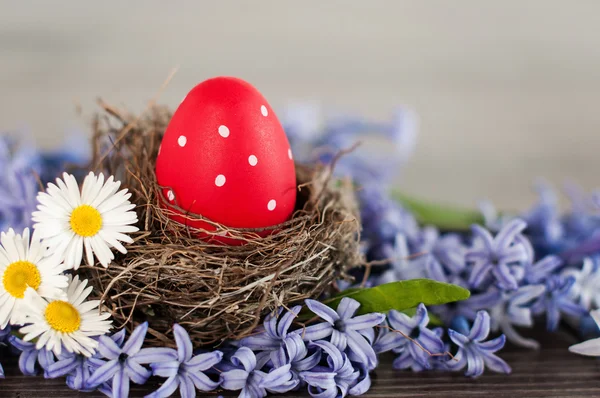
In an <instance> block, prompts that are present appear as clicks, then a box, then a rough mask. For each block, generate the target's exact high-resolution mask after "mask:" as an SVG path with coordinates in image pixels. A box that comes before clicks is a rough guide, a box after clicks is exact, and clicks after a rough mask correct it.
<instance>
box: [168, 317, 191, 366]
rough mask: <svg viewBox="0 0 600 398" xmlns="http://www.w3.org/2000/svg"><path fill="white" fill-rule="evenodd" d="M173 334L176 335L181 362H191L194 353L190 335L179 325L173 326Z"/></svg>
mask: <svg viewBox="0 0 600 398" xmlns="http://www.w3.org/2000/svg"><path fill="white" fill-rule="evenodd" d="M173 334H174V335H175V343H177V356H178V359H179V362H186V361H189V360H190V359H191V358H192V355H193V353H194V347H193V345H192V341H191V340H190V335H189V334H188V332H186V330H185V329H184V328H182V327H181V326H179V325H178V324H175V325H173Z"/></svg>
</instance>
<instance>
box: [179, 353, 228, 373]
mask: <svg viewBox="0 0 600 398" xmlns="http://www.w3.org/2000/svg"><path fill="white" fill-rule="evenodd" d="M222 359H223V353H222V352H221V351H213V352H209V353H206V354H198V355H196V356H195V357H194V358H192V359H191V360H189V361H188V362H186V363H185V364H184V368H185V370H187V371H189V372H199V371H202V372H203V371H205V370H208V369H210V368H212V367H213V366H215V365H216V364H218V363H219V362H221V360H222Z"/></svg>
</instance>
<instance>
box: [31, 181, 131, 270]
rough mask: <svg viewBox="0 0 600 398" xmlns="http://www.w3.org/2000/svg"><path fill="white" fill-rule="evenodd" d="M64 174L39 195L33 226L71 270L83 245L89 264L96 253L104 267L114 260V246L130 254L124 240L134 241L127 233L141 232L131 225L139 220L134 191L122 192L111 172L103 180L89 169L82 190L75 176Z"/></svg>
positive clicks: (80, 253)
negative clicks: (131, 199)
mask: <svg viewBox="0 0 600 398" xmlns="http://www.w3.org/2000/svg"><path fill="white" fill-rule="evenodd" d="M63 178H64V181H63V180H61V179H60V178H58V179H56V184H57V185H54V184H52V183H51V184H48V189H47V192H46V193H45V192H41V193H40V194H39V195H38V202H39V203H40V204H39V205H38V211H36V212H34V213H33V215H32V218H33V221H34V222H35V223H36V224H35V225H34V228H35V230H36V232H39V233H40V237H41V238H42V239H43V240H44V244H46V246H48V248H50V250H51V251H52V252H53V253H54V255H56V256H58V257H59V258H60V260H62V261H64V262H65V266H66V267H67V268H74V269H77V268H79V266H80V265H81V261H82V258H83V248H84V247H85V254H86V260H87V263H88V264H89V265H93V264H94V254H95V255H96V257H97V258H98V261H99V262H100V264H102V266H104V267H105V268H106V267H108V264H110V263H111V261H112V260H114V258H115V256H114V254H113V252H112V250H111V248H115V249H117V250H118V251H120V252H121V253H123V254H125V253H127V249H125V247H124V246H123V245H122V244H121V242H125V243H132V242H133V240H132V239H131V238H130V237H129V236H127V235H125V234H127V233H132V232H137V231H138V228H137V227H135V226H133V225H132V224H135V223H137V221H138V218H137V214H136V213H135V211H133V208H134V207H135V205H134V204H131V203H130V202H129V198H130V197H131V194H130V193H127V190H126V189H124V190H122V191H119V187H120V186H121V183H120V182H118V181H115V180H114V178H113V177H112V176H111V177H110V178H109V179H108V180H106V182H105V181H104V175H103V174H100V175H98V176H96V175H94V173H90V174H89V175H88V176H87V177H86V178H85V180H84V182H83V187H82V189H81V192H80V191H79V187H78V185H77V181H76V180H75V177H74V176H72V175H69V174H67V173H65V174H63ZM117 191H119V192H117Z"/></svg>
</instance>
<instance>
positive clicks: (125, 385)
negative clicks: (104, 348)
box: [112, 371, 129, 398]
mask: <svg viewBox="0 0 600 398" xmlns="http://www.w3.org/2000/svg"><path fill="white" fill-rule="evenodd" d="M112 394H113V397H114V398H127V397H129V377H127V374H126V373H125V372H124V371H121V372H117V373H116V374H115V377H114V378H113V382H112Z"/></svg>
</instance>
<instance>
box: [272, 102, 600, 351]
mask: <svg viewBox="0 0 600 398" xmlns="http://www.w3.org/2000/svg"><path fill="white" fill-rule="evenodd" d="M303 109H304V108H301V107H300V108H297V109H296V110H295V112H292V116H291V117H288V119H287V120H285V121H284V125H287V131H291V132H296V131H306V130H307V126H309V127H312V131H311V133H310V134H308V133H304V134H299V133H294V134H291V135H290V140H291V141H292V146H293V147H294V148H296V147H302V146H307V145H308V146H311V145H312V146H313V147H312V153H317V154H322V153H339V152H341V151H344V150H346V149H348V148H349V147H350V145H349V143H351V142H354V141H355V140H356V139H357V138H359V137H365V139H369V137H370V136H372V133H373V132H376V133H379V135H380V136H383V137H384V138H386V139H387V140H389V141H390V142H391V144H388V147H391V148H404V149H402V150H399V151H397V152H396V154H395V160H394V161H393V162H389V161H386V160H385V159H382V158H381V157H373V156H372V157H370V159H371V162H370V163H369V165H368V166H369V167H368V170H369V174H368V175H365V174H364V170H365V167H364V164H362V163H360V162H357V161H356V160H355V158H354V156H353V154H350V156H349V158H348V159H342V160H340V162H339V163H341V164H342V165H343V167H341V168H338V173H339V174H340V175H343V176H347V177H350V178H352V179H353V180H354V181H356V183H357V185H358V186H359V187H360V188H359V189H358V195H359V199H360V204H361V216H362V224H363V234H362V237H363V240H364V242H363V250H364V253H365V255H366V256H367V259H368V260H369V261H371V262H372V263H373V264H384V265H378V266H374V267H373V269H372V273H371V277H370V278H369V279H368V281H367V285H370V286H375V285H378V284H381V283H385V282H391V281H396V280H406V279H415V278H430V279H434V280H438V281H441V282H448V283H453V284H456V285H460V286H462V287H465V288H467V289H469V290H470V291H471V293H472V296H471V298H470V299H468V300H466V301H463V302H459V303H455V304H451V305H445V306H441V307H439V308H432V309H431V311H432V312H433V313H434V314H437V315H439V316H440V317H441V318H442V319H443V320H444V322H445V324H446V325H454V324H460V323H461V321H462V320H464V319H468V320H469V321H475V320H476V317H477V314H478V311H482V310H484V311H487V312H488V313H489V314H490V318H491V328H492V331H494V332H497V331H501V332H502V333H504V334H505V335H506V338H507V339H508V340H509V341H511V342H512V343H514V344H516V345H520V346H524V347H529V348H538V346H539V345H538V343H537V342H536V341H534V340H531V339H527V338H524V337H522V336H521V335H520V334H519V333H518V331H517V327H520V328H523V327H524V328H529V327H532V326H533V324H534V321H535V320H536V319H539V318H544V317H545V320H546V325H547V329H548V330H549V331H554V330H555V329H556V328H557V327H558V325H559V322H560V321H561V319H562V320H565V321H566V322H569V323H571V324H572V325H574V326H581V328H582V333H584V334H589V333H592V334H593V333H597V328H596V326H595V323H594V322H593V320H592V319H591V318H590V316H589V311H590V310H594V309H597V308H599V305H600V294H599V293H598V292H599V291H600V193H596V194H593V195H587V194H585V193H584V192H583V191H582V190H580V189H578V188H577V187H576V186H574V185H569V186H567V187H566V193H567V196H568V197H569V199H570V201H571V203H572V207H571V210H570V211H567V212H566V213H561V211H560V206H559V203H558V202H559V201H558V195H557V194H556V192H554V191H553V190H552V189H551V188H550V187H549V186H548V185H547V184H545V183H542V182H540V183H538V184H537V186H536V188H537V191H538V193H539V201H538V203H536V204H535V206H533V208H531V209H530V210H528V211H526V212H524V213H523V214H498V212H497V211H496V210H495V209H494V207H493V206H492V205H491V204H490V203H487V202H483V203H482V204H481V212H482V214H483V215H484V217H485V225H483V226H479V225H474V226H473V227H472V231H471V233H470V234H469V233H455V232H446V233H442V232H440V231H438V230H437V229H436V228H435V227H432V226H423V227H422V226H419V224H418V223H417V221H416V219H415V217H414V216H413V214H411V213H410V212H409V211H407V210H406V209H404V208H403V207H402V205H401V204H399V203H398V202H397V201H396V200H394V199H393V198H392V195H391V183H390V180H389V178H388V176H389V173H390V169H392V170H394V171H398V168H399V166H401V165H402V164H405V163H406V162H407V160H408V157H409V155H410V152H409V151H407V150H406V148H408V149H409V150H410V149H411V148H412V146H411V145H406V143H408V142H411V143H412V142H414V141H415V136H416V132H415V131H414V127H415V123H412V122H410V123H407V122H406V120H407V118H406V117H398V118H396V119H395V120H394V121H393V122H392V123H391V124H389V125H387V126H385V125H374V124H371V123H367V122H360V121H356V120H353V119H348V120H350V121H348V122H347V123H340V122H335V121H334V122H331V123H328V122H325V123H324V124H323V125H314V124H313V125H307V123H306V122H304V123H300V122H299V120H302V118H301V117H300V116H301V115H302V111H303ZM399 114H400V115H402V112H399ZM313 116H314V115H313ZM313 119H314V117H313ZM408 119H410V118H408ZM315 137H316V138H315ZM321 147H324V148H325V149H321ZM358 151H360V148H358V149H357V152H358ZM318 160H320V161H322V162H327V160H328V159H327V158H326V157H324V156H320V157H319V159H318ZM339 163H338V164H339ZM355 276H357V277H358V278H361V277H362V274H361V273H360V272H357V273H356V274H355Z"/></svg>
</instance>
